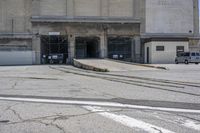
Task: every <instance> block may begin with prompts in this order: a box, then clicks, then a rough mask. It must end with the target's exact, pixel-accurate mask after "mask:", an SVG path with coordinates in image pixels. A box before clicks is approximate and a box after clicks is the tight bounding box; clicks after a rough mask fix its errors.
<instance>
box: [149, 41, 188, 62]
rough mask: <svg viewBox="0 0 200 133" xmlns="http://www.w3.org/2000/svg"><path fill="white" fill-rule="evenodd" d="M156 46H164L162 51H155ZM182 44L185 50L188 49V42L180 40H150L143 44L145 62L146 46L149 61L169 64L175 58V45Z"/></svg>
mask: <svg viewBox="0 0 200 133" xmlns="http://www.w3.org/2000/svg"><path fill="white" fill-rule="evenodd" d="M156 46H164V47H165V50H164V51H156ZM177 46H184V50H185V51H189V46H188V42H182V41H180V42H179V41H174V42H173V41H171V42H170V41H163V42H160V41H152V42H149V43H146V44H145V63H147V47H149V52H150V54H149V61H150V62H149V63H152V64H163V63H165V64H170V63H174V61H175V58H176V47H177Z"/></svg>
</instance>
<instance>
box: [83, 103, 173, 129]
mask: <svg viewBox="0 0 200 133" xmlns="http://www.w3.org/2000/svg"><path fill="white" fill-rule="evenodd" d="M84 108H86V109H87V110H89V111H92V112H96V113H97V114H99V115H101V116H104V117H106V118H109V119H112V120H114V121H116V122H118V123H120V124H122V125H124V126H127V127H130V128H133V129H135V128H139V129H141V130H143V131H146V132H149V133H174V132H172V131H170V130H167V129H164V128H161V127H158V126H155V125H152V124H149V123H146V122H143V121H141V120H137V119H134V118H131V117H128V116H126V115H117V114H114V113H109V112H110V111H109V110H104V109H102V108H100V107H91V106H85V107H84ZM135 130H136V129H135Z"/></svg>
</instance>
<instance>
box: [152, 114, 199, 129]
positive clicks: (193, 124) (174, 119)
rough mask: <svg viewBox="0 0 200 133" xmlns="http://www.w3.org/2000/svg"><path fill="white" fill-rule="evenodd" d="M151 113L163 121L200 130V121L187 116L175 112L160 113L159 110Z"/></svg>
mask: <svg viewBox="0 0 200 133" xmlns="http://www.w3.org/2000/svg"><path fill="white" fill-rule="evenodd" d="M151 115H153V116H154V117H156V118H157V119H160V120H163V121H167V122H171V123H175V124H178V125H181V126H184V127H186V128H190V129H194V130H197V131H200V122H199V121H197V120H196V121H195V120H191V118H189V117H184V116H179V115H178V116H177V115H176V114H171V113H160V112H153V113H151ZM169 116H170V117H169Z"/></svg>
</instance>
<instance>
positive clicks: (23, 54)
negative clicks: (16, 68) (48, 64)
mask: <svg viewBox="0 0 200 133" xmlns="http://www.w3.org/2000/svg"><path fill="white" fill-rule="evenodd" d="M32 64H35V53H34V52H32V51H1V52H0V65H32Z"/></svg>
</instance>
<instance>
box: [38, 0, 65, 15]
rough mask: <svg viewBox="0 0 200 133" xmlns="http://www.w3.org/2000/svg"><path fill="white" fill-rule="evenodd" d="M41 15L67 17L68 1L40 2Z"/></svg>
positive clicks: (50, 0) (41, 0) (52, 0)
mask: <svg viewBox="0 0 200 133" xmlns="http://www.w3.org/2000/svg"><path fill="white" fill-rule="evenodd" d="M40 15H44V16H66V15H67V1H66V0H40Z"/></svg>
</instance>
